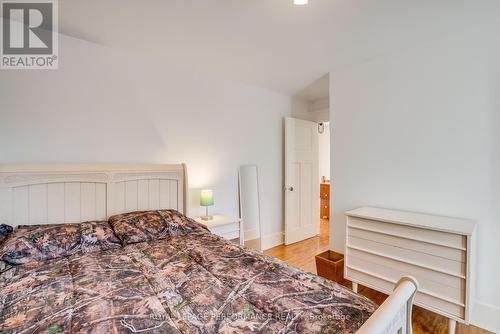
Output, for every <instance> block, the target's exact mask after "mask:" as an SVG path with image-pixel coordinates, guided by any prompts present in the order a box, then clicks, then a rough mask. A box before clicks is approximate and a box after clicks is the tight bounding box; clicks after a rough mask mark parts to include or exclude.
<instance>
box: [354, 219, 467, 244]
mask: <svg viewBox="0 0 500 334" xmlns="http://www.w3.org/2000/svg"><path fill="white" fill-rule="evenodd" d="M349 226H351V227H355V228H358V229H364V230H367V231H372V232H379V233H384V234H386V235H392V236H395V237H399V238H405V239H409V240H416V241H422V242H426V243H430V244H436V245H440V246H445V247H450V248H456V249H460V250H465V249H466V247H467V238H466V237H465V236H463V235H460V234H453V233H446V232H440V231H434V230H429V229H422V228H417V227H412V226H407V225H401V224H395V223H386V222H381V221H376V220H368V219H363V218H357V217H350V218H349Z"/></svg>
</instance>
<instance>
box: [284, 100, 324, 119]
mask: <svg viewBox="0 0 500 334" xmlns="http://www.w3.org/2000/svg"><path fill="white" fill-rule="evenodd" d="M324 101H325V99H321V100H320V101H318V102H319V103H318V104H317V105H316V106H317V107H319V106H322V103H324ZM291 103H292V106H291V110H292V111H291V116H292V117H294V118H298V119H303V120H306V121H312V122H328V121H329V120H330V112H329V109H328V106H323V107H319V108H317V109H314V106H315V101H312V102H311V101H309V100H307V99H305V98H302V97H298V96H293V97H292V102H291Z"/></svg>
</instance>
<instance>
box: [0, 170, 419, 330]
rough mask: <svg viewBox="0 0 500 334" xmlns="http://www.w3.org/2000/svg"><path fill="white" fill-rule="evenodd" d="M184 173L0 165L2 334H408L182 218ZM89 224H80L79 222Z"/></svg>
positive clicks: (405, 319) (408, 298)
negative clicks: (4, 229)
mask: <svg viewBox="0 0 500 334" xmlns="http://www.w3.org/2000/svg"><path fill="white" fill-rule="evenodd" d="M186 185H187V174H186V168H185V166H184V165H22V166H19V165H16V166H13V165H9V166H6V165H4V166H0V202H1V205H2V207H1V208H0V223H7V224H9V225H15V226H17V228H16V229H15V230H14V231H12V232H10V233H9V234H8V235H7V237H6V238H5V240H3V241H0V257H1V259H2V261H1V262H0V332H2V333H54V334H55V333H280V334H285V333H355V332H357V333H370V334H376V333H396V332H397V333H410V332H411V321H410V319H411V317H410V316H411V305H412V300H413V296H414V294H415V291H416V288H417V284H416V282H415V281H414V280H413V279H412V278H409V277H408V278H402V280H401V281H400V282H399V283H398V284H397V286H396V288H395V291H394V293H393V294H392V295H391V296H390V297H389V298H388V300H387V301H386V302H385V303H384V304H382V305H381V306H380V307H378V306H377V305H375V304H374V303H372V302H371V301H370V300H368V299H367V298H365V297H363V296H361V295H358V294H356V293H354V292H352V291H351V290H349V289H346V288H345V287H343V286H340V285H338V284H336V283H334V282H331V281H328V280H325V279H323V278H320V277H318V276H315V275H312V274H310V273H305V272H303V271H301V270H299V269H297V268H294V267H292V266H290V265H287V264H285V263H283V262H280V261H278V260H276V259H274V258H271V257H268V256H266V255H264V254H262V253H259V252H256V251H253V250H249V249H245V248H243V247H241V246H239V245H237V244H234V243H231V242H229V241H227V240H224V239H222V238H220V237H218V236H216V235H214V234H211V233H210V232H209V231H208V230H206V229H205V228H204V227H203V226H201V225H199V224H198V223H196V222H195V221H193V220H192V219H190V218H188V217H187V211H186V207H187V191H186ZM82 221H85V223H80V222H82Z"/></svg>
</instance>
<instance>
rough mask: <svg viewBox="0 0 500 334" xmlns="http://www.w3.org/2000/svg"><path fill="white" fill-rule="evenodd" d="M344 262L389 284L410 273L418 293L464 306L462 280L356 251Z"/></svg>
mask: <svg viewBox="0 0 500 334" xmlns="http://www.w3.org/2000/svg"><path fill="white" fill-rule="evenodd" d="M346 262H347V264H346V265H347V266H349V267H352V268H362V269H363V270H365V271H366V272H369V273H370V274H371V275H373V276H376V277H379V278H382V279H385V280H387V281H390V282H397V281H398V280H399V278H401V277H402V276H404V275H406V274H407V273H412V276H413V277H415V278H416V279H417V281H418V283H419V285H420V286H419V291H420V292H422V293H425V294H427V295H430V296H432V297H435V298H438V299H442V300H446V301H449V302H451V303H454V304H457V305H460V306H464V304H465V280H464V279H461V278H457V277H454V276H450V275H446V274H441V273H438V272H435V271H432V270H429V269H425V268H420V267H415V266H412V265H409V264H407V263H404V262H398V261H394V260H390V259H386V258H383V257H379V256H376V255H372V254H369V253H364V252H360V251H357V250H351V251H350V252H349V256H348V258H347V259H346Z"/></svg>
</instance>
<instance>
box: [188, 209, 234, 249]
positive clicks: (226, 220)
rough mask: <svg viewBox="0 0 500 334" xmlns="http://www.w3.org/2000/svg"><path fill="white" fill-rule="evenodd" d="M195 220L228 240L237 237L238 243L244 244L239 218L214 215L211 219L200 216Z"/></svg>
mask: <svg viewBox="0 0 500 334" xmlns="http://www.w3.org/2000/svg"><path fill="white" fill-rule="evenodd" d="M195 220H196V221H197V222H198V223H200V224H203V225H205V226H206V227H208V229H209V230H210V232H212V233H213V234H217V235H218V236H221V237H223V238H225V239H228V240H234V239H239V243H240V245H243V244H244V237H243V222H242V220H241V219H240V218H236V217H230V216H222V215H215V216H213V219H210V220H203V219H201V217H199V218H195Z"/></svg>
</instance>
